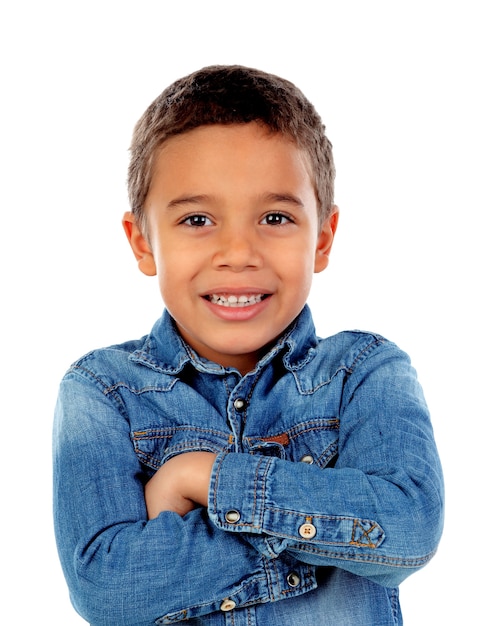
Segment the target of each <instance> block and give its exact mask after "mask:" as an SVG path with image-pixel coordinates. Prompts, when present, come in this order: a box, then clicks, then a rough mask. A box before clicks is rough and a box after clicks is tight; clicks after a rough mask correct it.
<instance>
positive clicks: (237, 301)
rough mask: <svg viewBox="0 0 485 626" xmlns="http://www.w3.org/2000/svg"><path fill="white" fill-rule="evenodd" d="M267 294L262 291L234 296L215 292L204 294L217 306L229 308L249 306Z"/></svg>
mask: <svg viewBox="0 0 485 626" xmlns="http://www.w3.org/2000/svg"><path fill="white" fill-rule="evenodd" d="M268 296H269V294H264V293H258V294H251V295H249V296H246V295H244V294H242V295H240V296H235V295H230V296H224V295H222V294H219V293H215V294H211V295H209V296H206V299H207V300H209V302H212V304H217V305H219V306H224V307H230V308H237V307H245V306H251V305H253V304H257V303H258V302H261V301H262V300H264V299H265V298H267V297H268Z"/></svg>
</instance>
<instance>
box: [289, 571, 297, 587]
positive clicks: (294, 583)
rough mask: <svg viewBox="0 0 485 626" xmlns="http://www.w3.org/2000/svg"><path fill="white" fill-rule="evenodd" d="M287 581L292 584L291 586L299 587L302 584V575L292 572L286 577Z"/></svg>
mask: <svg viewBox="0 0 485 626" xmlns="http://www.w3.org/2000/svg"><path fill="white" fill-rule="evenodd" d="M286 582H287V583H288V584H289V585H290V587H298V585H299V584H300V577H299V576H298V574H297V573H296V572H290V573H289V574H288V576H287V577H286Z"/></svg>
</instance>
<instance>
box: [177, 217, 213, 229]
mask: <svg viewBox="0 0 485 626" xmlns="http://www.w3.org/2000/svg"><path fill="white" fill-rule="evenodd" d="M181 223H182V224H186V225H187V226H198V227H200V226H210V225H211V224H212V222H211V221H210V219H209V218H208V217H207V216H206V215H198V214H197V215H189V216H188V217H186V218H185V219H184V220H183V221H182V222H181Z"/></svg>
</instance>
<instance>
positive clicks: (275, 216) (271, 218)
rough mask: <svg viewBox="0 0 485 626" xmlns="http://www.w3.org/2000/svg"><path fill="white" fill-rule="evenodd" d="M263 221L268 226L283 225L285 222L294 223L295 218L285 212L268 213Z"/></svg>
mask: <svg viewBox="0 0 485 626" xmlns="http://www.w3.org/2000/svg"><path fill="white" fill-rule="evenodd" d="M261 222H262V223H263V224H267V225H268V226H282V225H283V224H288V223H293V220H292V219H291V217H289V216H288V215H285V214H284V213H268V214H267V215H265V216H264V217H263V219H262V220H261Z"/></svg>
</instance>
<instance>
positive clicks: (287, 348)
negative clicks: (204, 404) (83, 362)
mask: <svg viewBox="0 0 485 626" xmlns="http://www.w3.org/2000/svg"><path fill="white" fill-rule="evenodd" d="M316 346H317V338H316V336H315V327H314V324H313V319H312V315H311V313H310V309H309V308H308V305H305V306H304V308H303V310H302V311H301V313H300V314H299V315H298V317H297V318H296V319H295V320H294V321H293V322H292V323H291V324H290V326H289V327H288V328H287V329H286V331H285V332H284V333H283V334H282V335H281V337H280V338H279V339H278V341H277V342H276V344H275V345H274V346H273V347H272V348H271V350H269V352H267V353H266V354H265V355H264V356H263V357H262V359H261V360H260V361H259V362H258V364H257V366H256V370H258V369H261V368H262V367H264V366H265V365H267V364H268V363H269V362H270V361H271V360H272V359H274V358H275V356H276V355H277V354H281V355H282V362H283V365H284V366H285V367H286V368H287V369H288V370H298V369H300V368H301V367H303V366H304V365H306V363H308V362H309V361H310V360H311V359H312V358H313V356H314V354H315V351H316ZM131 360H133V361H135V362H137V363H140V364H142V365H145V366H147V367H149V368H150V369H153V370H156V371H159V372H162V373H164V374H171V375H177V374H179V373H180V372H181V371H182V370H183V369H184V367H185V366H186V365H187V364H188V363H190V364H192V366H193V367H194V368H195V369H197V370H198V371H201V372H205V373H208V374H221V375H224V374H226V373H227V372H228V371H229V370H228V369H226V368H224V367H222V365H219V364H217V363H214V362H212V361H208V360H207V359H204V358H202V357H200V356H199V355H198V354H197V353H196V352H195V351H194V350H192V348H191V347H190V346H189V345H188V344H187V343H186V342H185V341H184V340H183V339H182V337H181V336H180V334H179V332H178V330H177V327H176V325H175V322H174V320H173V318H172V317H171V315H170V314H169V313H168V311H167V310H165V311H164V313H163V315H162V317H161V318H160V319H159V320H158V321H157V322H156V323H155V325H154V326H153V329H152V331H151V333H150V334H149V335H147V336H146V337H145V339H144V341H143V344H142V346H141V348H140V349H138V350H136V351H135V352H133V353H132V355H131Z"/></svg>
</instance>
